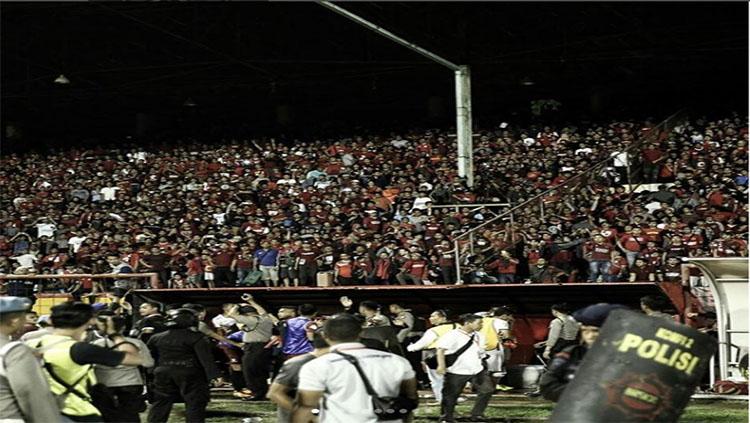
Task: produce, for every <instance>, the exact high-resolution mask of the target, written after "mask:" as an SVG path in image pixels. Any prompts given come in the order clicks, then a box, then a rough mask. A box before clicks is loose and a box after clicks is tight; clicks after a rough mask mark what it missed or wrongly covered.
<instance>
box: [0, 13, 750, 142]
mask: <svg viewBox="0 0 750 423" xmlns="http://www.w3.org/2000/svg"><path fill="white" fill-rule="evenodd" d="M342 5H343V6H344V7H346V8H348V9H349V10H352V11H355V12H357V13H359V14H361V15H363V16H365V17H367V18H368V19H371V20H373V21H374V22H376V23H378V24H381V25H383V26H384V27H386V28H388V29H390V30H392V31H393V32H395V33H397V34H399V35H401V36H403V37H405V38H407V39H409V40H411V41H414V42H416V43H417V44H419V45H421V46H423V47H425V48H427V49H430V50H433V51H435V52H436V53H438V54H441V55H443V56H445V57H446V58H448V59H449V60H452V61H454V62H457V63H461V64H469V65H470V66H471V67H472V76H473V81H472V84H473V96H474V116H475V120H476V121H477V122H478V123H479V124H480V125H481V124H482V123H483V122H485V123H488V124H489V123H496V122H498V121H500V120H503V119H510V116H511V115H513V116H514V117H513V118H515V119H519V120H520V119H522V118H524V117H526V116H527V115H528V110H529V102H530V100H533V99H538V98H554V99H558V100H560V101H561V102H562V103H563V110H562V112H561V117H564V118H568V119H581V118H582V117H589V116H592V117H609V116H614V117H622V116H637V117H645V116H654V117H655V118H659V117H663V116H666V115H667V114H669V113H671V112H672V111H674V110H676V109H678V108H682V107H687V108H689V109H690V110H691V111H692V112H694V113H706V114H709V115H711V114H721V113H726V112H727V111H729V110H737V111H739V112H741V113H746V112H747V110H746V109H747V93H748V69H747V64H748V56H747V55H748V38H747V37H748V21H747V17H748V13H747V10H748V9H747V8H748V4H747V3H740V2H737V3H718V2H711V3H692V2H691V3H674V2H667V3H657V4H653V3H400V2H393V3H343V4H342ZM1 7H2V52H3V54H2V119H3V123H4V128H5V126H7V124H9V123H11V124H13V125H15V126H16V127H19V128H21V130H22V131H23V138H24V139H27V140H39V139H46V138H49V137H56V138H68V139H78V138H83V137H86V136H89V135H102V134H112V135H113V136H122V135H126V134H131V135H136V132H139V133H140V134H145V135H155V134H158V133H160V132H162V131H164V130H175V131H177V132H180V131H182V133H191V132H200V131H205V130H208V129H209V128H211V127H214V126H217V125H219V126H224V127H233V128H241V127H242V125H241V123H242V124H245V129H244V130H245V131H248V132H266V133H273V132H295V131H303V130H309V129H310V128H319V127H321V126H331V125H333V123H332V122H336V124H335V125H334V127H338V128H347V127H349V128H350V127H352V126H354V125H357V124H363V125H367V126H379V127H382V125H392V126H393V127H394V128H395V127H397V126H399V125H408V124H414V123H419V124H430V125H439V126H450V125H452V124H453V122H454V118H453V116H454V115H453V111H452V108H453V82H452V72H451V71H449V70H448V69H446V68H443V67H441V66H440V65H437V64H434V63H431V62H430V61H429V60H427V59H425V58H423V57H422V56H419V55H417V54H416V53H413V52H411V51H408V50H406V49H405V48H403V47H401V46H398V45H395V44H394V43H393V42H391V41H389V40H386V39H384V38H381V37H379V36H377V35H375V34H373V33H371V32H369V31H368V30H366V29H364V28H362V27H359V26H357V25H355V24H353V23H351V22H349V21H347V20H346V19H345V18H343V17H341V16H338V15H336V14H334V13H332V12H330V11H328V10H326V9H324V8H322V7H320V6H318V5H316V4H312V3H305V4H303V3H210V4H209V3H99V4H91V3H69V4H66V3H2V6H1ZM60 73H64V74H65V75H66V76H67V77H68V78H69V79H70V80H71V82H72V83H71V84H70V85H69V86H56V85H55V84H53V83H52V81H53V80H54V78H55V77H56V76H57V75H58V74H60ZM523 78H530V79H532V80H533V81H535V82H536V84H535V85H534V86H531V87H527V86H522V85H521V84H520V81H521V80H522V79H523ZM187 98H192V99H193V100H194V101H195V102H196V103H197V104H198V106H197V107H195V108H186V107H183V106H182V104H183V102H184V101H185V100H186V99H187ZM430 105H431V106H430ZM280 107H281V108H285V109H286V110H288V111H289V120H288V122H287V123H286V124H281V123H279V121H278V114H279V110H278V109H279V108H280ZM139 114H140V127H139V126H138V125H137V124H136V122H138V121H139V118H138V117H137V116H139ZM5 147H8V143H7V142H6V143H5Z"/></svg>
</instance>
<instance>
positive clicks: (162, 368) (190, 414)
mask: <svg viewBox="0 0 750 423" xmlns="http://www.w3.org/2000/svg"><path fill="white" fill-rule="evenodd" d="M167 327H168V330H167V331H166V332H162V333H159V334H156V335H154V336H152V337H151V339H149V341H148V347H149V349H150V350H151V352H152V354H153V355H154V358H155V359H156V363H157V364H156V370H155V371H154V402H153V405H152V406H151V410H149V413H148V421H149V422H166V421H167V419H168V418H169V413H170V412H171V411H172V404H173V403H175V402H176V401H178V400H179V399H180V398H182V399H184V401H185V414H186V420H187V421H188V422H191V423H192V422H203V421H205V418H206V406H207V405H208V401H209V400H210V392H209V381H213V380H215V379H216V378H218V377H219V370H218V369H217V368H216V366H215V365H214V362H213V356H212V354H211V346H210V344H209V341H208V338H206V336H205V335H203V334H201V333H199V332H198V331H197V327H198V319H197V317H196V315H195V313H194V312H193V311H191V310H189V309H184V308H180V309H176V310H172V311H170V312H169V314H168V319H167Z"/></svg>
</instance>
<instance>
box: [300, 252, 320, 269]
mask: <svg viewBox="0 0 750 423" xmlns="http://www.w3.org/2000/svg"><path fill="white" fill-rule="evenodd" d="M297 255H298V256H299V265H300V266H304V265H308V266H309V265H314V264H315V257H316V256H317V255H318V254H317V253H316V252H315V251H312V250H310V251H305V250H300V252H299V253H297Z"/></svg>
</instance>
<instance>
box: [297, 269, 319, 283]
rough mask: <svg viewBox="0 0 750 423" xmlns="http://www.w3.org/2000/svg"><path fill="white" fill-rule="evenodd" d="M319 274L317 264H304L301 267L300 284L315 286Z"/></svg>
mask: <svg viewBox="0 0 750 423" xmlns="http://www.w3.org/2000/svg"><path fill="white" fill-rule="evenodd" d="M317 275H318V267H317V266H307V265H302V266H300V267H299V284H300V286H315V285H316V284H317V283H318V281H317V279H316V278H317Z"/></svg>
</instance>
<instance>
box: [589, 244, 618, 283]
mask: <svg viewBox="0 0 750 423" xmlns="http://www.w3.org/2000/svg"><path fill="white" fill-rule="evenodd" d="M592 238H593V239H592V241H591V242H589V243H587V244H585V245H584V247H583V250H584V254H583V256H584V258H585V259H586V260H588V262H589V278H588V281H589V282H601V280H602V279H603V280H606V278H607V275H608V274H609V266H610V259H611V256H612V251H614V250H613V247H612V244H610V243H609V242H607V241H606V240H605V238H604V237H603V236H602V235H601V234H595V235H594V236H593V237H592Z"/></svg>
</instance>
